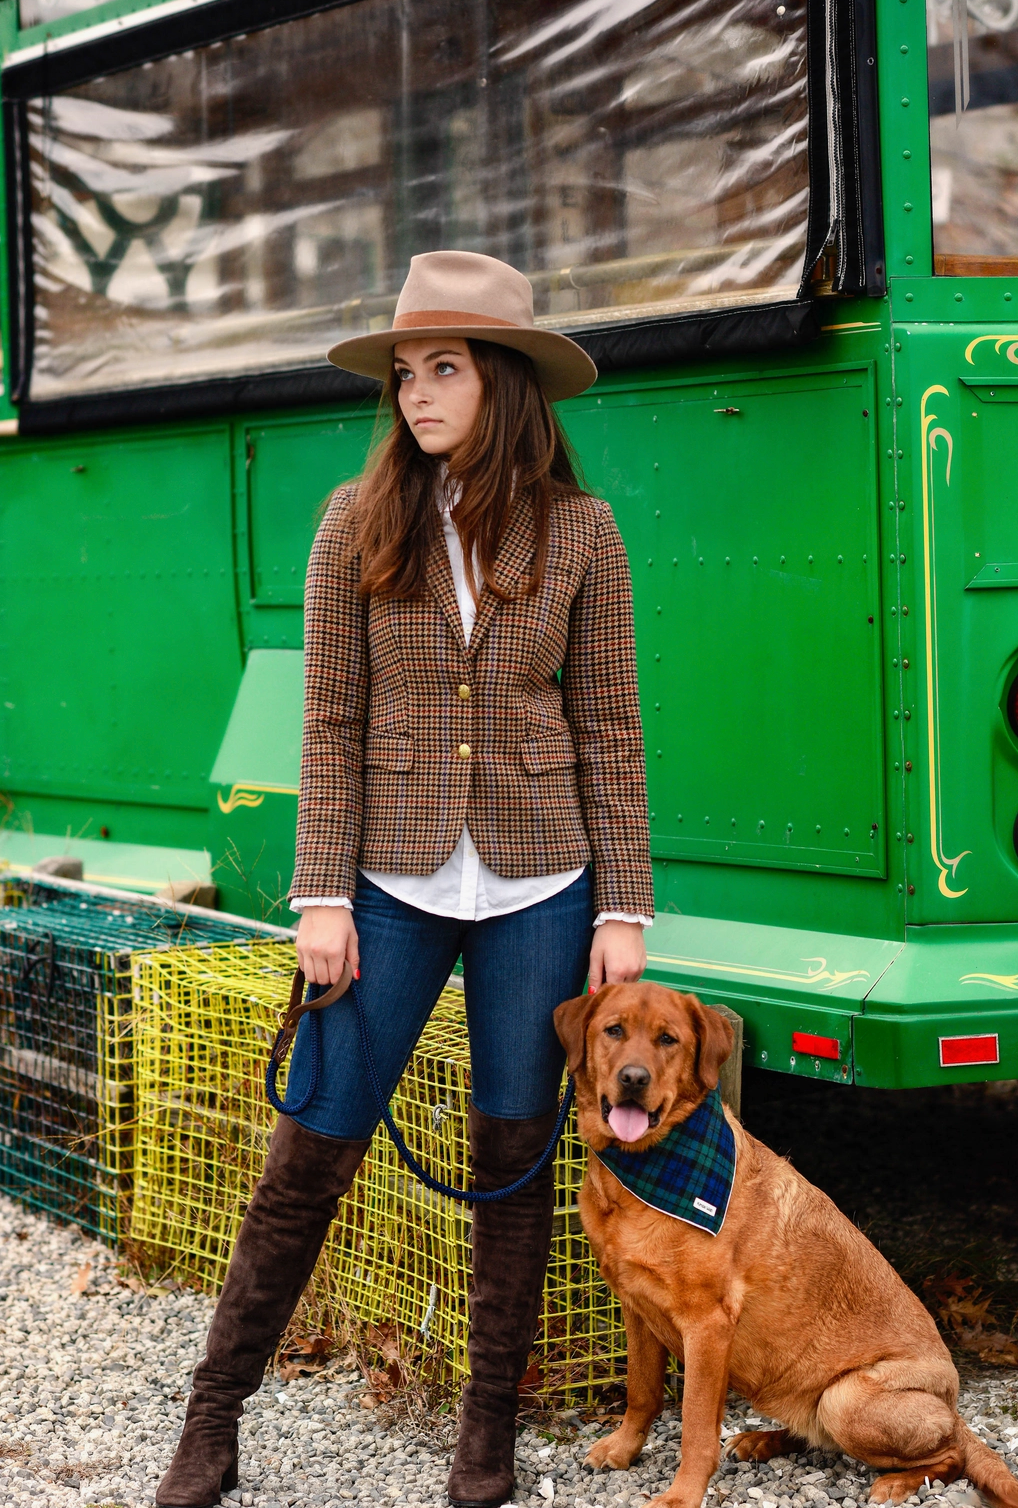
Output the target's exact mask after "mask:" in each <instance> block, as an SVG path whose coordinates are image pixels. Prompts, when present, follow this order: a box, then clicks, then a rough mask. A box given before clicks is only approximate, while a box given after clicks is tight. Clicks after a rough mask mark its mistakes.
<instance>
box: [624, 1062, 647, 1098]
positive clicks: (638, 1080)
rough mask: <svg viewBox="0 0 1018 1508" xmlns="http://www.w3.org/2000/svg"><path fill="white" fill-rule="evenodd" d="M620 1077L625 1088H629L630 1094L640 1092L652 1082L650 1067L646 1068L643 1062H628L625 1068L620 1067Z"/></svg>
mask: <svg viewBox="0 0 1018 1508" xmlns="http://www.w3.org/2000/svg"><path fill="white" fill-rule="evenodd" d="M618 1079H619V1083H620V1084H621V1085H622V1088H623V1089H627V1090H628V1091H629V1093H630V1094H638V1093H639V1092H640V1091H641V1090H643V1089H646V1087H647V1085H648V1084H649V1083H650V1069H649V1068H644V1067H643V1065H642V1064H641V1063H627V1064H626V1066H625V1068H620V1069H619V1073H618Z"/></svg>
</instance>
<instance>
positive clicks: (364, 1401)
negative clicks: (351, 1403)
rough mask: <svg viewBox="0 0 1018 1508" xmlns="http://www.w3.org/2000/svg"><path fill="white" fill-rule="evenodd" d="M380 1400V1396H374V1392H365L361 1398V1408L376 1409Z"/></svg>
mask: <svg viewBox="0 0 1018 1508" xmlns="http://www.w3.org/2000/svg"><path fill="white" fill-rule="evenodd" d="M381 1401H382V1400H381V1399H380V1398H376V1397H375V1395H374V1393H365V1394H364V1396H363V1397H362V1398H361V1408H362V1409H376V1408H377V1407H378V1405H379V1404H380V1403H381Z"/></svg>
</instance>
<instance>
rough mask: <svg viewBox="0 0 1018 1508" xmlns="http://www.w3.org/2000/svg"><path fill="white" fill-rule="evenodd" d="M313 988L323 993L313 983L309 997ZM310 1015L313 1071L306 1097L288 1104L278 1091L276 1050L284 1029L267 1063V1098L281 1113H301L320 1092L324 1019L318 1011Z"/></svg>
mask: <svg viewBox="0 0 1018 1508" xmlns="http://www.w3.org/2000/svg"><path fill="white" fill-rule="evenodd" d="M312 990H318V991H319V993H321V988H320V986H319V985H317V984H311V985H308V995H309V997H310V996H311V991H312ZM309 1015H310V1017H311V1019H310V1021H309V1022H308V1033H309V1036H310V1041H309V1043H308V1046H309V1047H310V1048H311V1072H310V1074H309V1076H308V1080H309V1082H308V1092H307V1094H306V1095H305V1096H304V1098H303V1099H302V1100H298V1101H297V1103H296V1104H292V1105H287V1104H286V1103H285V1102H284V1101H283V1100H281V1099H280V1098H279V1095H278V1094H277V1093H276V1074H277V1073H278V1072H279V1061H278V1060H277V1058H276V1051H277V1049H278V1047H279V1044H280V1042H281V1041H282V1040H283V1031H282V1029H281V1030H280V1032H279V1035H278V1036H277V1037H276V1040H275V1042H274V1044H273V1047H272V1056H271V1058H270V1059H269V1061H268V1063H267V1064H266V1065H265V1098H266V1099H267V1100H268V1102H269V1104H270V1105H271V1106H272V1108H273V1110H278V1111H279V1113H280V1115H300V1113H301V1111H302V1110H306V1109H307V1107H308V1106H309V1105H310V1103H311V1101H312V1100H313V1099H314V1097H315V1095H316V1094H317V1093H318V1084H319V1080H320V1079H321V1077H322V1020H321V1017H320V1016H319V1014H318V1012H317V1011H310V1012H309Z"/></svg>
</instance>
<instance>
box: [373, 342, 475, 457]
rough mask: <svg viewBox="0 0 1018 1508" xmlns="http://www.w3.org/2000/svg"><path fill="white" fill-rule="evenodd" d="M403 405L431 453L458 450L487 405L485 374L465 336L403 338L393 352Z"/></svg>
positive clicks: (420, 442)
mask: <svg viewBox="0 0 1018 1508" xmlns="http://www.w3.org/2000/svg"><path fill="white" fill-rule="evenodd" d="M393 360H394V365H395V368H396V376H397V379H398V381H399V407H400V412H401V413H402V415H403V418H404V419H405V420H406V422H407V424H409V426H410V428H411V430H412V431H413V434H414V437H415V439H416V441H417V443H418V445H419V446H420V447H421V449H422V450H423V451H426V452H427V454H428V455H429V456H448V455H452V453H453V451H454V450H455V449H456V448H457V446H459V445H462V444H463V441H464V440H465V439H466V438H467V436H468V435H469V434H470V431H471V430H472V429H473V427H474V420H475V419H476V418H477V413H478V410H479V408H480V406H481V397H482V385H481V374H480V372H479V371H478V370H477V367H476V366H475V365H474V358H473V357H472V356H471V354H470V347H469V346H468V345H467V343H466V341H465V340H455V339H452V338H450V337H449V336H445V335H429V336H427V337H426V338H425V339H423V340H401V341H400V343H399V345H397V346H396V348H395V350H394V351H393Z"/></svg>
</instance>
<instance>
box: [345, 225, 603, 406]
mask: <svg viewBox="0 0 1018 1508" xmlns="http://www.w3.org/2000/svg"><path fill="white" fill-rule="evenodd" d="M432 335H452V336H459V337H461V338H464V339H469V338H471V337H472V338H473V339H474V340H490V341H493V342H494V343H495V344H496V345H500V346H512V347H513V349H514V350H516V351H523V352H524V353H525V354H526V355H527V356H529V357H530V359H531V361H532V362H533V363H534V367H535V370H536V372H537V379H538V381H539V382H540V384H541V386H542V388H543V389H544V391H545V394H546V396H547V397H548V398H549V399H550V400H551V401H552V402H553V403H554V402H556V401H557V400H558V399H559V398H574V397H575V396H576V394H577V393H582V392H583V391H584V389H585V388H588V387H590V384H591V383H592V382H593V381H594V380H595V379H596V377H597V367H596V366H595V365H594V363H593V362H592V361H591V359H590V357H589V356H588V355H587V353H586V351H583V350H581V348H580V347H579V346H578V345H577V344H576V342H575V341H574V340H570V339H569V338H568V337H567V336H565V335H557V334H556V333H555V331H554V330H540V329H537V328H536V327H535V325H534V290H533V289H532V288H531V286H530V283H529V281H528V279H527V278H525V277H524V276H523V273H522V272H517V271H516V268H515V267H510V266H509V264H508V262H500V261H498V259H497V258H496V257H486V256H483V255H482V254H481V252H479V251H426V252H423V253H422V254H421V255H420V256H417V257H413V258H412V259H411V262H410V271H409V272H408V273H407V280H406V282H405V283H404V284H403V290H402V292H401V293H400V296H399V299H398V301H397V303H396V313H395V315H394V316H393V321H392V329H391V330H378V331H376V332H375V333H374V334H372V335H355V336H354V337H353V338H352V339H351V340H341V341H340V342H339V345H337V346H333V347H332V350H331V351H330V352H329V353H328V354H329V360H330V361H331V362H332V364H333V366H337V367H343V368H344V370H345V371H348V372H358V373H359V374H360V375H361V376H362V377H378V378H381V380H382V381H383V382H384V381H385V379H386V378H387V377H388V375H389V373H390V371H391V370H392V349H393V346H396V345H398V344H399V342H400V341H401V340H417V339H420V338H421V337H425V336H432Z"/></svg>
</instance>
